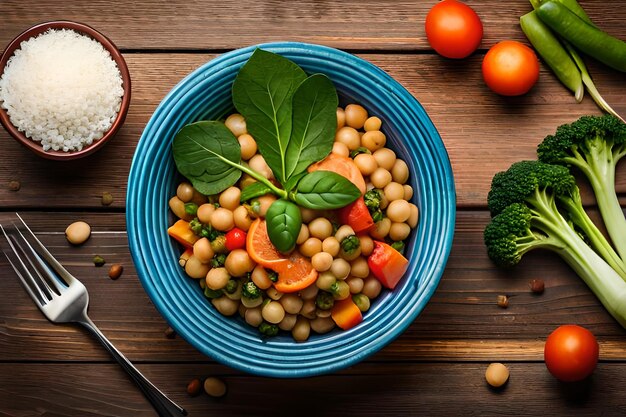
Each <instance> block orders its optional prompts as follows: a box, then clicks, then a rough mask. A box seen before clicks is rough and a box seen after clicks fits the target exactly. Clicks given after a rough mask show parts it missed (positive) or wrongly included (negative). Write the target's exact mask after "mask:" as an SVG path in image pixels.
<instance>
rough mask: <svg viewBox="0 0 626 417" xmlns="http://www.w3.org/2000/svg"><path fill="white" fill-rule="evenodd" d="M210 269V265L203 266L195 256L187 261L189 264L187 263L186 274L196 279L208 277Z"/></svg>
mask: <svg viewBox="0 0 626 417" xmlns="http://www.w3.org/2000/svg"><path fill="white" fill-rule="evenodd" d="M210 268H211V267H210V266H209V265H207V264H203V263H202V262H200V259H198V258H196V257H195V256H194V255H191V256H190V257H189V259H187V262H185V272H186V273H187V275H189V276H190V277H191V278H194V279H200V278H204V277H206V274H207V273H208V272H209V269H210Z"/></svg>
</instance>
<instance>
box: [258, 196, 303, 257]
mask: <svg viewBox="0 0 626 417" xmlns="http://www.w3.org/2000/svg"><path fill="white" fill-rule="evenodd" d="M266 221H267V234H268V236H269V237H270V240H271V241H272V243H273V244H274V246H276V249H278V250H279V251H280V252H283V253H288V252H291V251H292V250H293V248H295V247H296V240H297V239H298V234H299V233H300V228H301V227H302V215H301V214H300V209H299V208H298V206H296V205H295V204H293V203H292V202H291V201H288V200H282V199H281V200H276V201H274V202H273V203H272V205H271V206H270V208H269V209H268V210H267V214H266Z"/></svg>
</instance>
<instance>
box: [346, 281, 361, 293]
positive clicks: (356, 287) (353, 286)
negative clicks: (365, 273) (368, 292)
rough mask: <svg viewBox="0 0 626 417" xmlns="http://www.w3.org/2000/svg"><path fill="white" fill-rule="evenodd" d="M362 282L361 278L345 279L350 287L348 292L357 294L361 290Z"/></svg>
mask: <svg viewBox="0 0 626 417" xmlns="http://www.w3.org/2000/svg"><path fill="white" fill-rule="evenodd" d="M364 283H365V281H363V278H349V279H347V280H346V284H348V287H350V294H358V293H360V292H361V291H363V285H364Z"/></svg>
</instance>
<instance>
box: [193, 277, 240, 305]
mask: <svg viewBox="0 0 626 417" xmlns="http://www.w3.org/2000/svg"><path fill="white" fill-rule="evenodd" d="M200 282H201V283H202V282H203V281H200ZM204 283H205V284H206V280H205V281H204ZM242 289H243V284H242V283H241V281H237V288H235V292H234V293H232V294H229V293H227V292H225V293H224V295H225V296H226V297H228V298H230V299H231V300H236V301H239V300H241V293H242Z"/></svg>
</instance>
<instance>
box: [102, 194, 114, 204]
mask: <svg viewBox="0 0 626 417" xmlns="http://www.w3.org/2000/svg"><path fill="white" fill-rule="evenodd" d="M111 203H113V196H112V195H111V193H110V192H108V191H105V192H103V193H102V205H103V206H109V205H111Z"/></svg>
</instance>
